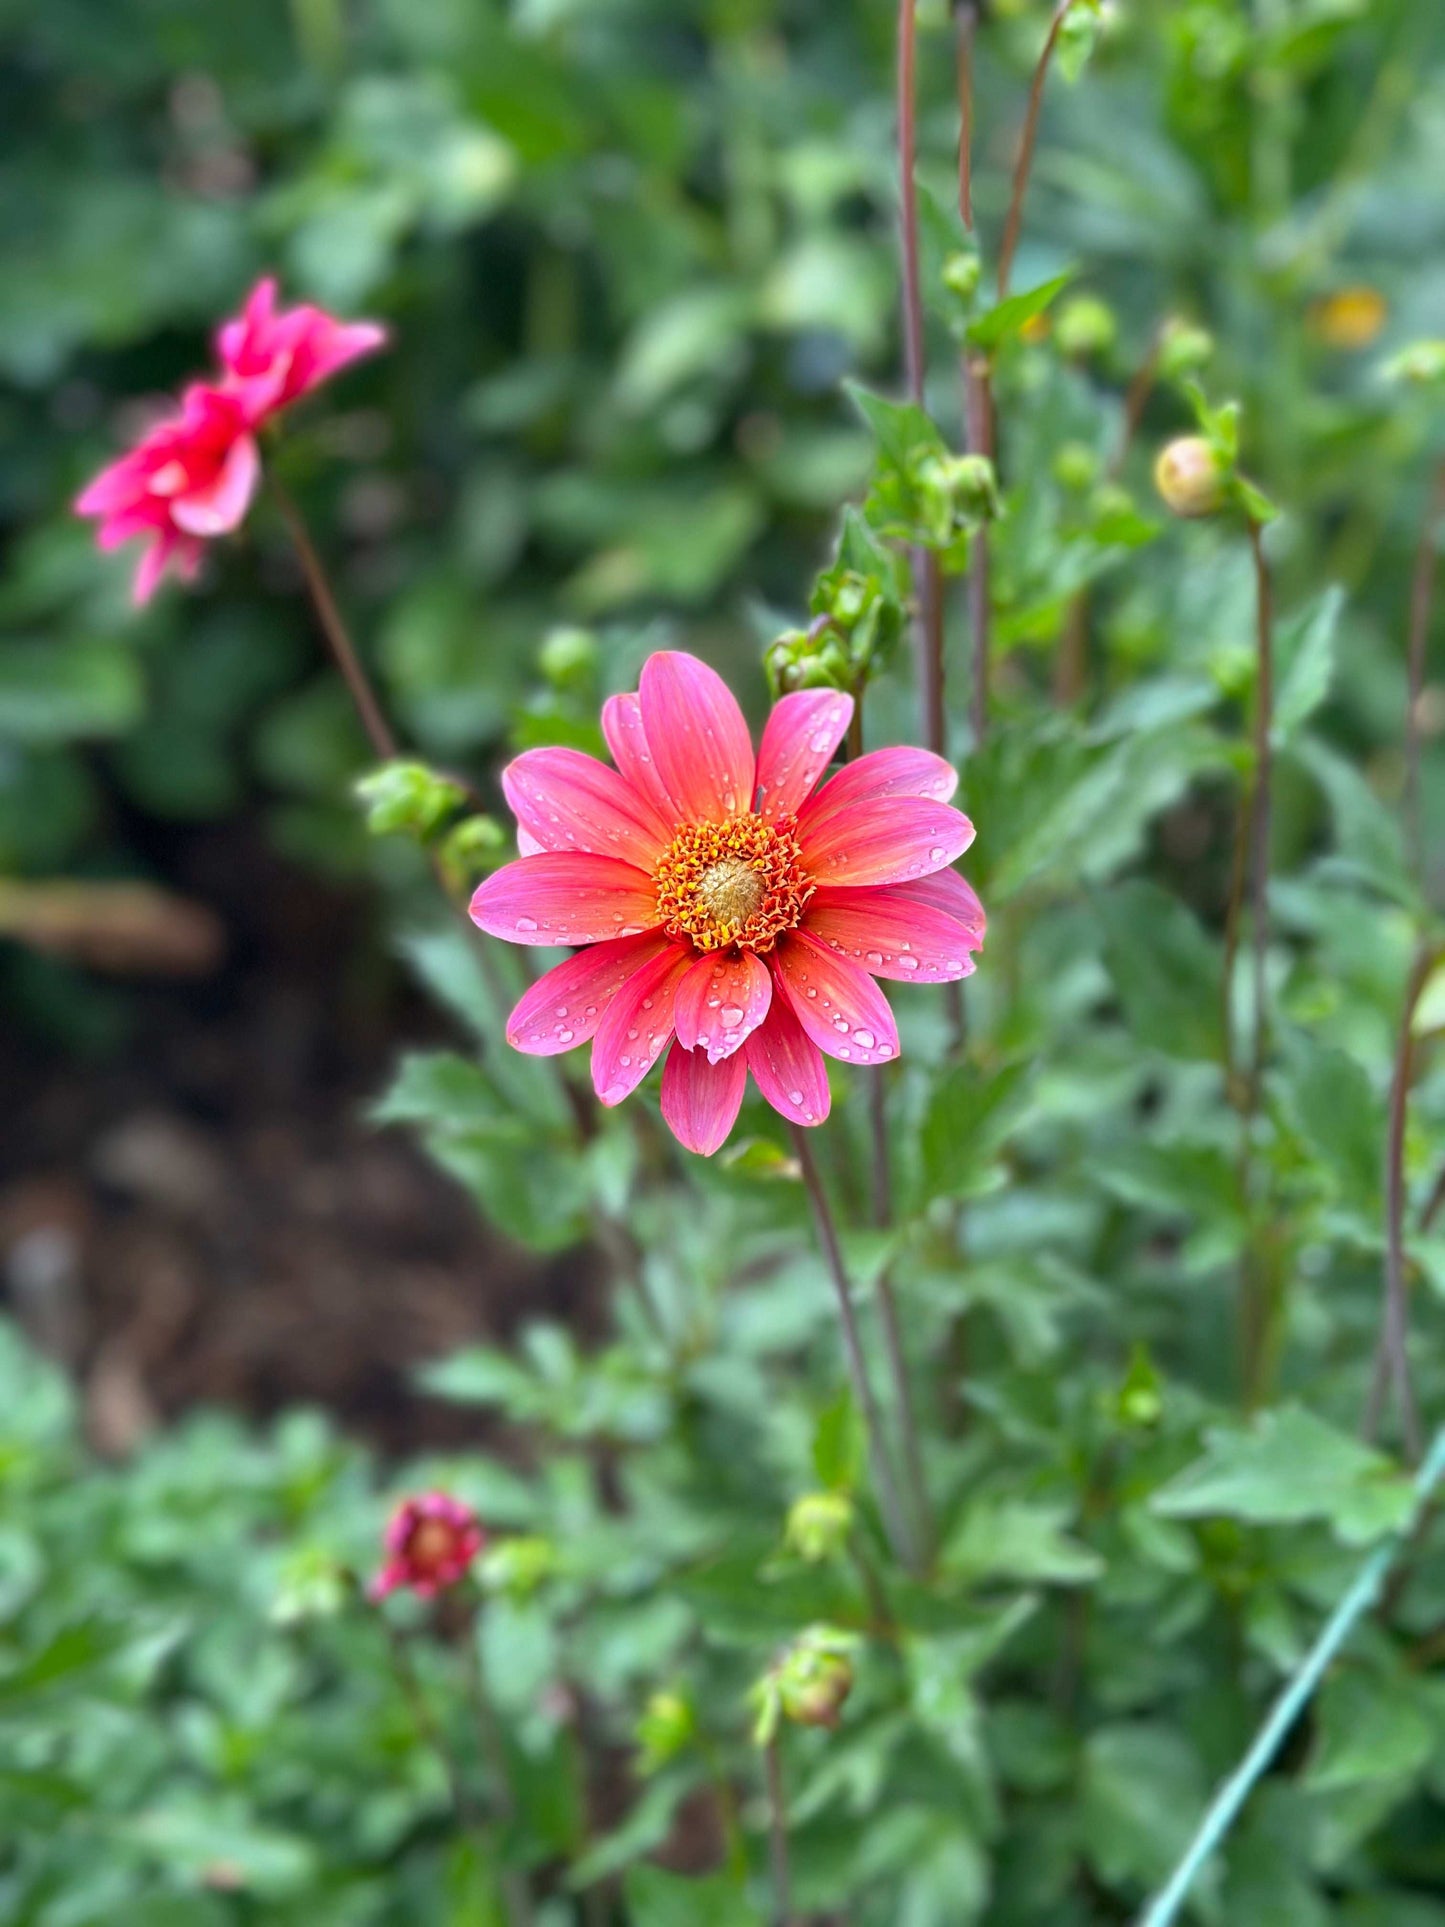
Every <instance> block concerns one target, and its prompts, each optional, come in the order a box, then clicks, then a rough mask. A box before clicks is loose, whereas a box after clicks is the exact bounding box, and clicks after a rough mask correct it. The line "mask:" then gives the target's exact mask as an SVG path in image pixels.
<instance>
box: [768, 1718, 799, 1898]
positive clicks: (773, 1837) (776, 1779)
mask: <svg viewBox="0 0 1445 1927" xmlns="http://www.w3.org/2000/svg"><path fill="white" fill-rule="evenodd" d="M763 1784H764V1787H765V1788H766V1791H767V1797H768V1851H769V1856H770V1859H771V1863H772V1870H773V1918H774V1920H775V1922H776V1927H792V1922H793V1893H792V1878H791V1875H790V1873H789V1869H788V1814H787V1807H786V1805H785V1801H784V1795H783V1760H782V1754H781V1752H780V1750H779V1747H778V1738H777V1735H776V1734H774V1735H773V1737H772V1739H770V1740H769V1741H768V1743H767V1745H766V1746H765V1747H764V1748H763Z"/></svg>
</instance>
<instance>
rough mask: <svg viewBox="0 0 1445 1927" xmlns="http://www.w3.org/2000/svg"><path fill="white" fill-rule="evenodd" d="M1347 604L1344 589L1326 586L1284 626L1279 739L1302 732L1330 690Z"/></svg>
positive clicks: (1276, 731)
mask: <svg viewBox="0 0 1445 1927" xmlns="http://www.w3.org/2000/svg"><path fill="white" fill-rule="evenodd" d="M1344 606H1345V592H1344V590H1343V589H1340V588H1337V587H1334V588H1329V589H1326V590H1325V591H1324V593H1323V594H1322V595H1321V596H1319V597H1318V598H1317V599H1316V600H1315V601H1314V602H1313V603H1312V604H1311V605H1310V606H1309V607H1308V608H1307V609H1304V610H1302V611H1301V612H1300V613H1299V614H1298V615H1297V616H1295V617H1294V619H1293V620H1292V621H1291V622H1289V623H1287V624H1285V625H1283V626H1282V627H1281V629H1280V632H1279V636H1278V639H1277V643H1276V649H1277V652H1278V660H1279V662H1280V663H1281V664H1282V665H1283V668H1282V673H1281V674H1280V677H1279V694H1278V696H1277V697H1276V699H1275V705H1274V724H1273V738H1274V741H1275V742H1276V743H1287V742H1289V741H1290V740H1291V739H1292V738H1293V737H1295V736H1296V735H1298V733H1299V731H1300V730H1301V728H1302V727H1303V726H1304V724H1305V723H1306V722H1308V721H1309V719H1310V717H1311V716H1313V714H1314V713H1315V711H1316V710H1317V709H1318V708H1319V706H1320V704H1321V703H1322V702H1323V701H1324V700H1325V698H1326V696H1328V695H1329V693H1330V683H1331V680H1332V679H1333V676H1334V670H1335V634H1336V631H1337V630H1338V628H1339V622H1340V614H1341V611H1342V610H1343V609H1344Z"/></svg>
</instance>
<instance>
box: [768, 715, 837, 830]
mask: <svg viewBox="0 0 1445 1927" xmlns="http://www.w3.org/2000/svg"><path fill="white" fill-rule="evenodd" d="M852 719H853V698H852V697H851V696H845V695H844V694H843V693H842V691H841V690H837V689H799V690H796V691H795V692H794V693H793V694H792V695H790V696H784V697H783V698H782V699H781V701H780V702H778V703H777V704H776V705H775V706H774V708H773V712H772V714H771V715H770V716H769V717H768V720H767V725H766V727H765V728H764V730H763V740H762V742H761V743H760V744H759V746H758V780H757V791H756V796H757V801H756V805H755V807H756V809H757V812H758V814H759V816H764V817H768V818H769V819H771V818H773V817H777V816H790V815H794V814H796V812H797V811H798V810H800V809H801V808H802V806H803V803H804V801H805V800H806V798H807V797H808V795H809V793H810V792H811V790H812V788H813V786H814V784H815V783H816V782H817V781H818V778H819V777H820V776H821V775H822V774H823V771H824V770H825V769H826V768H827V767H828V765H829V763H831V762H832V760H833V753H834V751H835V750H836V749H837V747H838V745H839V743H841V742H842V740H843V738H844V736H845V735H846V734H847V730H848V725H849V723H850V722H851V721H852Z"/></svg>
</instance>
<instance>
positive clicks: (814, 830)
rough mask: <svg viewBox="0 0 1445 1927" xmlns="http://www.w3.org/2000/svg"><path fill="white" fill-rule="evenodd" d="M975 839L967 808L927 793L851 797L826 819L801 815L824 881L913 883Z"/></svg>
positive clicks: (812, 871)
mask: <svg viewBox="0 0 1445 1927" xmlns="http://www.w3.org/2000/svg"><path fill="white" fill-rule="evenodd" d="M828 787H829V789H831V788H832V784H831V783H830V784H829V785H828ZM972 841H973V825H972V824H971V823H970V822H969V820H968V818H967V817H966V816H965V815H964V814H963V812H962V811H961V810H955V809H951V808H950V807H949V805H948V804H947V803H933V802H930V801H929V800H928V799H927V798H926V797H922V796H890V797H887V798H884V799H882V800H878V801H874V802H867V803H851V804H849V805H848V806H847V807H846V808H845V809H841V810H835V811H834V812H832V814H830V815H828V816H825V817H823V818H821V819H816V818H814V819H810V820H808V821H804V819H803V818H802V817H800V818H799V819H798V843H799V846H800V848H801V850H802V862H803V867H804V869H805V870H806V871H807V872H808V874H809V875H810V876H811V877H813V878H814V879H815V880H816V881H817V882H818V883H820V884H822V883H834V884H840V885H845V886H851V887H853V888H855V889H856V888H858V887H860V886H861V885H863V884H865V883H911V882H913V881H914V880H915V879H916V878H918V877H922V876H927V875H928V874H929V872H930V871H932V870H941V869H942V868H943V867H944V865H945V864H948V863H952V862H953V861H954V860H955V859H956V858H957V857H960V856H962V854H963V852H964V851H965V850H966V849H967V848H968V846H969V844H970V843H972Z"/></svg>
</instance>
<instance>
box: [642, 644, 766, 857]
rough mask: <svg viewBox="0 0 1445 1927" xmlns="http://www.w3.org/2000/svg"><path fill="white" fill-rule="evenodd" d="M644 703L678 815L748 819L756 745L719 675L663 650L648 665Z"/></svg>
mask: <svg viewBox="0 0 1445 1927" xmlns="http://www.w3.org/2000/svg"><path fill="white" fill-rule="evenodd" d="M638 698H639V700H640V702H641V704H642V726H643V729H644V731H645V733H646V736H647V742H648V747H649V748H650V749H651V752H652V756H653V760H654V762H655V763H656V765H657V772H658V775H659V776H660V777H661V778H662V784H663V788H664V789H665V790H666V791H667V794H668V796H669V797H670V798H671V799H672V803H673V806H674V815H675V816H676V817H677V818H679V819H680V820H681V821H683V822H689V823H722V822H725V821H726V820H727V818H728V817H730V816H740V815H742V814H744V813H745V812H746V811H747V810H748V809H749V808H750V806H751V804H752V799H753V778H754V774H755V772H756V761H755V758H754V756H753V739H752V737H751V736H750V735H749V733H748V726H747V723H746V722H745V721H744V720H743V712H742V711H741V710H740V709H739V708H738V705H737V698H736V697H735V696H734V695H733V693H732V691H731V690H730V689H729V688H728V686H727V684H726V683H725V682H724V681H723V679H722V677H721V676H720V675H719V674H718V673H717V671H716V670H715V669H709V668H708V666H707V664H706V663H705V662H699V661H698V659H697V657H696V656H689V655H684V654H683V653H682V651H681V650H677V649H659V650H658V651H657V652H656V653H655V654H653V655H651V656H649V657H648V659H647V661H646V662H645V663H644V664H643V665H642V676H641V679H640V682H639V686H638Z"/></svg>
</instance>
